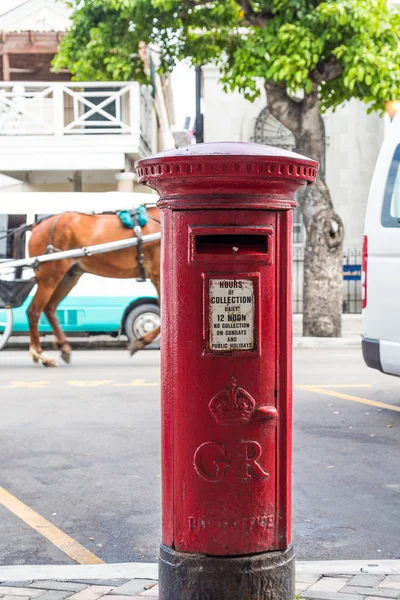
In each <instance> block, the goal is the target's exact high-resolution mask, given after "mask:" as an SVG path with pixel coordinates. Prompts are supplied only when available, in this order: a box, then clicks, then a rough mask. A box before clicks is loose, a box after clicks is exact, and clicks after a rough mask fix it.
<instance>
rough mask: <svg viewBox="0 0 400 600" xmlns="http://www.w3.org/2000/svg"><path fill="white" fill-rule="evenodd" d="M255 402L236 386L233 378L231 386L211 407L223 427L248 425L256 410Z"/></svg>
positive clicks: (217, 396)
mask: <svg viewBox="0 0 400 600" xmlns="http://www.w3.org/2000/svg"><path fill="white" fill-rule="evenodd" d="M255 405H256V403H255V400H254V399H253V398H252V397H251V396H250V394H249V393H248V392H246V390H244V389H243V388H241V387H238V386H237V385H236V379H235V378H234V377H231V378H230V379H229V384H228V386H227V387H224V388H223V389H222V390H220V391H219V392H218V393H217V394H215V396H214V397H213V398H212V400H211V402H210V404H209V407H210V410H211V412H212V414H213V416H214V418H215V420H216V421H217V423H220V424H222V425H228V424H231V423H232V424H234V423H247V422H248V421H249V420H250V417H251V414H252V412H253V411H254V408H255Z"/></svg>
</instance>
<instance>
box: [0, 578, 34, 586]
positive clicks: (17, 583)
mask: <svg viewBox="0 0 400 600" xmlns="http://www.w3.org/2000/svg"><path fill="white" fill-rule="evenodd" d="M30 583H32V579H30V580H29V581H2V582H1V583H0V587H3V586H4V585H6V586H7V587H25V586H27V585H29V584H30Z"/></svg>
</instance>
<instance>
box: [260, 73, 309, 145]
mask: <svg viewBox="0 0 400 600" xmlns="http://www.w3.org/2000/svg"><path fill="white" fill-rule="evenodd" d="M265 89H266V91H267V103H268V110H269V112H270V113H271V115H272V116H273V117H275V119H277V120H278V121H279V122H280V123H282V125H283V126H284V127H286V128H287V129H289V130H290V131H291V132H292V133H293V134H294V135H296V134H298V133H299V131H300V123H301V106H300V103H298V102H296V101H295V100H292V98H290V97H289V96H288V94H287V92H286V85H285V84H284V83H274V82H266V84H265Z"/></svg>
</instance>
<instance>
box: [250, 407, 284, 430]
mask: <svg viewBox="0 0 400 600" xmlns="http://www.w3.org/2000/svg"><path fill="white" fill-rule="evenodd" d="M254 417H255V418H256V419H258V420H259V421H270V422H271V421H272V422H273V423H274V425H276V420H277V418H278V411H277V410H276V408H275V406H270V405H266V406H260V407H259V408H257V410H256V411H255V413H254Z"/></svg>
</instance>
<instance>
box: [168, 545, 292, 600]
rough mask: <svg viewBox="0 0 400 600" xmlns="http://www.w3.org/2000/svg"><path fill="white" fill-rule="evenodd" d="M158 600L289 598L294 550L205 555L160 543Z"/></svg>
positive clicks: (290, 548) (269, 599)
mask: <svg viewBox="0 0 400 600" xmlns="http://www.w3.org/2000/svg"><path fill="white" fill-rule="evenodd" d="M159 567H160V570H159V596H158V597H159V600H293V599H294V552H293V547H292V546H290V547H289V548H288V549H287V550H284V551H279V552H277V551H276V552H263V553H261V554H250V555H248V556H232V557H222V556H221V557H219V556H206V555H203V554H188V553H183V552H176V551H175V550H173V549H172V548H169V547H168V546H164V545H163V544H161V547H160V557H159Z"/></svg>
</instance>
